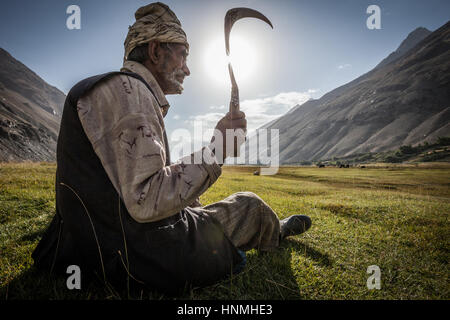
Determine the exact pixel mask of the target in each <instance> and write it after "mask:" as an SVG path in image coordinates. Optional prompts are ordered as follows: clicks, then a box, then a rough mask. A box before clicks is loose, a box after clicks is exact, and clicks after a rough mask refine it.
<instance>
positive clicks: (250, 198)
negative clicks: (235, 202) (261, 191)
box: [233, 191, 265, 205]
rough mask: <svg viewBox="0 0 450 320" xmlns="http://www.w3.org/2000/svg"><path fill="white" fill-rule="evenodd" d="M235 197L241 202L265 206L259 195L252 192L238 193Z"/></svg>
mask: <svg viewBox="0 0 450 320" xmlns="http://www.w3.org/2000/svg"><path fill="white" fill-rule="evenodd" d="M233 197H235V198H237V199H239V200H243V201H246V202H249V203H252V204H254V205H261V204H265V203H264V201H263V199H261V198H260V197H259V196H258V195H256V194H255V193H253V192H250V191H241V192H236V193H234V194H233Z"/></svg>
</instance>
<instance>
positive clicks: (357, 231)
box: [0, 163, 450, 299]
mask: <svg viewBox="0 0 450 320" xmlns="http://www.w3.org/2000/svg"><path fill="white" fill-rule="evenodd" d="M55 169H56V167H55V164H49V163H24V164H0V299H18V298H19V299H118V298H125V299H126V298H129V296H128V293H124V292H115V291H114V290H112V289H111V288H105V287H102V286H98V285H92V286H90V287H89V288H84V290H81V291H77V290H73V291H69V290H68V289H67V288H66V286H65V279H57V280H56V281H55V280H52V279H50V278H48V277H46V276H42V275H39V274H37V273H36V272H35V270H34V269H33V267H32V259H31V253H32V251H33V250H34V248H35V246H36V244H37V243H38V241H39V239H40V238H41V235H42V232H43V231H44V229H45V227H46V225H47V224H48V222H49V221H50V219H51V217H52V216H53V214H54V210H55V201H54V174H55ZM253 171H254V168H246V167H225V168H224V170H223V174H222V176H221V178H220V179H219V180H218V181H217V182H216V184H215V185H214V186H213V187H212V188H211V189H209V190H208V191H207V193H206V194H204V195H203V196H202V197H201V201H202V203H203V204H204V205H206V204H209V203H212V202H215V201H218V200H221V199H223V198H225V197H227V196H228V195H230V194H232V193H234V192H238V191H252V192H254V193H256V194H258V195H259V196H260V197H261V198H263V199H264V200H265V201H266V202H267V203H268V204H269V205H270V206H271V207H272V208H273V209H274V210H275V211H276V212H277V214H278V215H279V217H280V218H284V217H287V216H289V215H291V214H294V213H302V214H307V215H309V216H310V217H311V218H312V220H313V226H312V227H311V229H310V230H309V231H308V232H307V233H305V234H303V235H300V236H296V237H291V238H289V240H287V241H285V242H284V243H282V245H281V247H280V248H279V249H278V250H277V251H276V252H273V253H266V254H259V253H258V252H256V251H255V250H252V251H249V252H248V253H247V257H248V264H247V267H246V269H245V271H244V272H242V273H240V274H238V275H236V276H234V277H233V278H231V279H228V280H224V281H222V282H220V283H218V284H216V285H213V286H210V287H207V288H192V289H190V290H188V291H186V292H185V294H184V295H182V296H180V297H177V298H184V299H449V298H450V292H449V291H450V290H449V289H450V282H449V274H450V272H449V271H450V270H449V266H448V261H449V258H450V227H449V221H448V219H449V213H450V169H448V168H420V167H419V168H402V167H396V168H366V169H359V168H350V169H338V168H309V167H308V168H306V167H303V168H302V167H300V168H293V167H285V168H281V169H280V171H279V173H278V174H277V175H275V176H254V175H253V174H252V173H253ZM370 265H377V266H379V267H380V269H381V289H380V290H369V289H368V288H367V286H366V281H367V278H368V277H369V276H370V275H369V274H367V267H368V266H370ZM132 298H142V299H160V298H165V297H164V296H163V295H161V294H159V293H157V292H142V293H141V295H140V296H132Z"/></svg>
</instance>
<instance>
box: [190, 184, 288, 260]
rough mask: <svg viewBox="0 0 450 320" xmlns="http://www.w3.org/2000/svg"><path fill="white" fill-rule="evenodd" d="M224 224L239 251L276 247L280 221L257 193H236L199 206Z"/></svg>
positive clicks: (264, 249)
mask: <svg viewBox="0 0 450 320" xmlns="http://www.w3.org/2000/svg"><path fill="white" fill-rule="evenodd" d="M196 209H200V210H202V211H204V212H205V213H207V214H208V215H210V216H212V217H214V218H215V219H217V220H218V221H219V222H220V223H221V224H222V226H223V228H224V232H225V234H226V236H227V237H228V239H230V241H231V242H232V243H233V244H234V245H235V246H236V247H237V248H238V249H240V250H242V251H247V250H250V249H254V248H255V249H258V250H261V251H270V250H273V249H275V248H276V247H278V243H279V234H280V221H279V220H278V217H277V215H276V214H275V212H274V211H273V210H272V209H271V208H270V207H269V206H268V205H267V204H266V203H265V202H264V201H263V200H262V199H261V198H260V197H258V196H257V195H256V194H254V193H252V192H238V193H235V194H232V195H231V196H229V197H228V198H226V199H224V200H222V201H219V202H216V203H213V204H210V205H208V206H205V207H202V208H196Z"/></svg>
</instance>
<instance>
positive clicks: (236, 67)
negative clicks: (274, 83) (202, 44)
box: [204, 35, 257, 85]
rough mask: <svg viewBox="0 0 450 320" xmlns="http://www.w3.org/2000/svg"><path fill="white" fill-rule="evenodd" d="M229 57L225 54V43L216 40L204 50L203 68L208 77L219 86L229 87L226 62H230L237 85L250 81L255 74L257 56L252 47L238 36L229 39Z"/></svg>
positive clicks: (218, 39)
mask: <svg viewBox="0 0 450 320" xmlns="http://www.w3.org/2000/svg"><path fill="white" fill-rule="evenodd" d="M230 38H231V39H230V57H227V55H226V53H225V41H224V39H223V38H217V39H215V40H214V41H212V42H211V43H210V44H209V45H208V47H207V48H206V50H205V57H204V66H205V71H206V73H207V74H208V76H209V77H210V78H211V79H212V80H214V81H215V82H216V83H217V84H219V85H227V84H228V85H229V84H230V76H229V74H228V62H229V61H231V64H232V66H233V72H234V75H235V78H236V81H237V83H238V85H239V84H242V83H246V82H248V81H249V80H251V76H252V75H253V74H254V73H255V66H256V64H257V55H256V52H255V49H254V47H252V45H251V44H250V43H249V42H248V41H243V40H242V39H241V38H239V37H238V36H234V35H233V36H231V37H230Z"/></svg>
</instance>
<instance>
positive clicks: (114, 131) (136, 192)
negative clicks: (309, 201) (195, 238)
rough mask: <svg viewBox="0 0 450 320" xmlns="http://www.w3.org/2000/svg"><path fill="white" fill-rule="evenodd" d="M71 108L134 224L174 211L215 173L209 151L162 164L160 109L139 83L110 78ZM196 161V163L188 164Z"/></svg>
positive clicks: (210, 181) (216, 167)
mask: <svg viewBox="0 0 450 320" xmlns="http://www.w3.org/2000/svg"><path fill="white" fill-rule="evenodd" d="M77 107H78V114H79V118H80V121H81V124H82V126H83V129H84V130H85V133H86V135H87V137H88V139H89V140H90V142H91V143H92V146H93V148H94V151H95V153H96V154H97V156H98V157H99V159H100V161H101V163H102V165H103V167H104V168H105V171H106V173H107V175H108V177H109V179H110V180H111V182H112V184H113V185H114V187H115V189H116V190H117V192H118V193H119V195H120V196H121V197H122V199H123V201H124V203H125V206H126V207H127V210H128V212H129V213H130V215H131V216H132V217H133V218H134V219H135V220H136V221H138V222H141V223H144V222H151V221H157V220H161V219H163V218H166V217H169V216H171V215H173V214H175V213H177V212H179V211H180V210H181V209H183V208H185V207H186V206H188V205H190V204H191V203H192V202H193V201H194V200H195V199H196V198H197V197H199V196H200V195H201V194H202V193H204V192H205V191H206V190H207V189H208V188H209V187H210V186H211V185H212V184H213V183H214V182H215V181H216V180H217V178H218V177H219V176H220V174H221V167H220V166H219V165H218V163H217V160H216V158H215V156H214V154H213V152H212V151H211V148H210V147H204V148H203V149H201V150H199V151H197V152H196V153H193V154H192V155H190V156H188V157H185V158H183V159H181V160H180V161H179V162H177V163H175V164H172V165H169V166H166V165H165V162H166V156H167V155H166V148H165V141H164V123H163V120H162V114H161V110H160V107H159V105H158V104H157V102H156V100H155V99H154V97H153V96H152V95H151V93H150V92H149V91H148V89H147V88H146V87H145V85H144V84H142V83H141V82H140V81H139V80H136V79H131V78H129V77H127V76H123V75H121V76H117V77H113V78H111V79H109V80H107V81H105V82H103V83H100V84H99V85H97V86H96V87H95V88H94V89H93V90H92V91H91V92H90V93H89V94H88V95H86V96H84V97H82V98H81V99H79V101H78V104H77ZM199 153H201V156H199ZM198 159H201V161H200V163H199V162H198V161H194V160H198Z"/></svg>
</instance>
